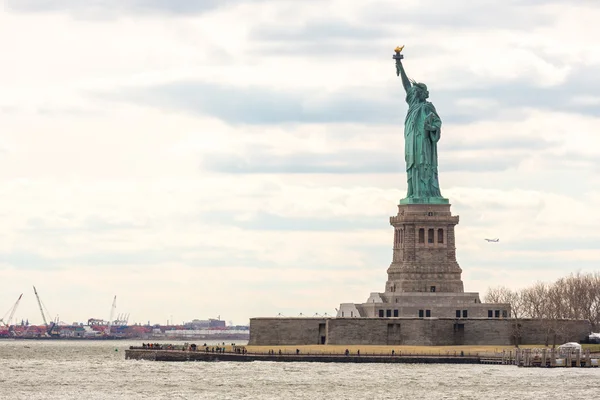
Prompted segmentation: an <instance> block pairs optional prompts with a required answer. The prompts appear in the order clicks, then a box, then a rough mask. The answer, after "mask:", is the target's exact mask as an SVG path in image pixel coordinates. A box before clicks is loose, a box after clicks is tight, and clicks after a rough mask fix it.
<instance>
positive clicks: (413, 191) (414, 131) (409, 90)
mask: <svg viewBox="0 0 600 400" xmlns="http://www.w3.org/2000/svg"><path fill="white" fill-rule="evenodd" d="M402 48H404V46H402V47H396V49H395V52H396V54H395V55H394V56H393V58H394V59H395V60H396V75H400V76H401V77H402V84H403V85H404V89H405V90H406V102H407V103H408V113H407V114H406V119H405V120H404V158H405V160H406V175H407V177H408V193H407V195H406V198H404V199H402V200H400V204H448V199H445V198H443V197H442V194H441V193H440V184H439V182H438V163H437V142H438V141H439V140H440V133H441V128H442V120H441V119H440V117H439V115H438V114H437V112H436V110H435V107H434V106H433V104H431V103H430V102H428V101H427V98H428V97H429V92H428V91H427V86H426V85H425V84H424V83H417V82H415V81H413V80H412V79H408V77H407V76H406V72H404V67H403V66H402V59H403V58H404V56H403V55H402V54H400V52H401V51H402Z"/></svg>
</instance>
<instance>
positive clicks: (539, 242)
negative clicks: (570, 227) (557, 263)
mask: <svg viewBox="0 0 600 400" xmlns="http://www.w3.org/2000/svg"><path fill="white" fill-rule="evenodd" d="M599 243H600V240H599V239H598V238H560V239H559V238H552V239H534V240H526V241H519V242H508V243H504V244H503V245H502V247H503V249H505V250H507V251H516V252H528V251H544V252H556V251H571V250H598V248H599V247H600V245H599Z"/></svg>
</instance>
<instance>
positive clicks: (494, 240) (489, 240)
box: [485, 238, 500, 243]
mask: <svg viewBox="0 0 600 400" xmlns="http://www.w3.org/2000/svg"><path fill="white" fill-rule="evenodd" d="M485 240H486V241H488V242H493V243H496V242H499V241H500V239H498V238H496V239H485Z"/></svg>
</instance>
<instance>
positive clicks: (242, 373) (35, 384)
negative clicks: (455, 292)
mask: <svg viewBox="0 0 600 400" xmlns="http://www.w3.org/2000/svg"><path fill="white" fill-rule="evenodd" d="M139 344H140V342H139V341H136V342H125V341H88V342H84V341H78V342H65V341H31V340H27V341H11V340H4V341H0V398H1V399H76V398H77V399H79V398H81V399H171V398H173V399H192V398H193V399H325V398H327V399H361V400H363V399H557V398H596V397H597V396H598V393H600V368H591V369H586V368H569V369H567V368H555V369H541V368H517V367H513V366H489V365H481V366H479V365H418V364H415V365H410V364H400V365H398V364H396V365H394V364H321V363H272V362H251V363H231V362H214V363H203V362H185V363H162V362H153V361H132V360H125V349H126V348H128V347H129V346H130V345H139Z"/></svg>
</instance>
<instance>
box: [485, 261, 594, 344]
mask: <svg viewBox="0 0 600 400" xmlns="http://www.w3.org/2000/svg"><path fill="white" fill-rule="evenodd" d="M485 301H486V302H488V303H508V304H510V307H511V315H512V317H513V318H514V319H515V320H518V319H522V318H536V319H538V318H539V319H543V320H546V323H547V325H548V331H549V332H551V331H553V330H554V327H553V324H552V321H555V320H559V319H587V320H589V321H590V322H591V324H592V330H593V331H594V332H598V331H600V272H593V273H581V272H578V273H576V274H571V275H569V276H566V277H563V278H560V279H558V280H556V281H555V282H554V283H546V282H536V283H534V284H533V285H532V286H529V287H526V288H524V289H520V290H512V289H509V288H507V287H505V286H498V287H492V288H489V289H488V292H487V293H486V295H485ZM515 326H517V325H515ZM553 333H554V335H551V336H556V334H557V333H560V332H553Z"/></svg>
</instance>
